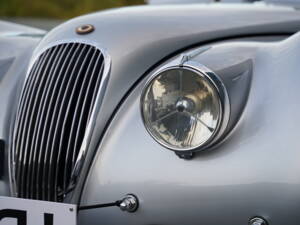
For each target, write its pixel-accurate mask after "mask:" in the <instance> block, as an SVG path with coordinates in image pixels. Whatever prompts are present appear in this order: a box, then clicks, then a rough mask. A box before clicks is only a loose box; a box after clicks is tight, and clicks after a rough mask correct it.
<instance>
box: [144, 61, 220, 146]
mask: <svg viewBox="0 0 300 225" xmlns="http://www.w3.org/2000/svg"><path fill="white" fill-rule="evenodd" d="M222 88H223V86H222ZM223 108H224V107H223V101H222V98H221V96H220V88H219V87H218V83H216V82H215V81H214V80H213V79H212V78H211V77H210V76H209V74H207V73H204V72H201V71H199V70H196V69H194V68H191V67H186V66H183V67H172V68H167V69H165V70H163V71H161V72H159V73H158V74H157V75H155V76H154V77H152V78H151V79H150V80H149V81H148V82H147V84H146V87H145V89H144V91H143V94H142V97H141V111H142V117H143V120H144V124H145V127H146V129H147V130H148V132H149V133H150V135H151V136H152V137H153V138H154V139H155V140H156V141H157V142H159V143H160V144H162V145H163V146H165V147H167V148H169V149H172V150H175V151H190V150H194V149H198V150H200V149H199V148H200V147H202V146H206V145H207V144H209V143H210V142H211V141H212V140H213V139H214V137H215V136H216V135H217V133H218V132H219V130H220V126H221V123H222V119H223Z"/></svg>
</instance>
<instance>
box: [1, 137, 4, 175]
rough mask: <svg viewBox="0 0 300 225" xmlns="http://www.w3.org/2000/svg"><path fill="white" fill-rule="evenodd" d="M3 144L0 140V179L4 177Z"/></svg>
mask: <svg viewBox="0 0 300 225" xmlns="http://www.w3.org/2000/svg"><path fill="white" fill-rule="evenodd" d="M4 157H5V142H4V141H3V140H0V179H1V178H2V177H3V175H4Z"/></svg>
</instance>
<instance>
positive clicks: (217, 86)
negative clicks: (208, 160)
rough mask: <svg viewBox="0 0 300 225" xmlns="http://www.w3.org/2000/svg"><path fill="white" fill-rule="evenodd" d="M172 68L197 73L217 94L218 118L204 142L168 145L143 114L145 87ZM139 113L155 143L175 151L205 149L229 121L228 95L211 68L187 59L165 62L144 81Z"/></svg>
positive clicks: (221, 132)
mask: <svg viewBox="0 0 300 225" xmlns="http://www.w3.org/2000/svg"><path fill="white" fill-rule="evenodd" d="M174 69H185V70H189V71H191V72H194V73H195V74H197V75H198V76H200V77H201V78H203V79H204V80H205V81H206V82H208V83H209V84H210V86H211V87H213V88H214V91H215V93H216V94H217V96H218V106H219V119H218V123H217V126H216V129H215V130H214V132H213V134H212V135H211V136H210V138H209V139H207V140H206V141H205V142H204V143H201V144H199V145H197V146H194V147H188V148H177V147H175V146H171V145H168V144H166V143H165V142H163V141H161V140H159V138H158V137H156V136H155V135H154V134H153V133H154V132H153V131H152V129H151V127H150V126H148V125H147V122H146V118H145V116H144V112H143V100H144V98H145V95H146V92H147V89H148V88H149V86H150V85H151V83H152V82H153V81H154V80H155V79H156V78H157V77H159V76H160V75H161V74H162V73H164V72H166V71H169V70H174ZM140 113H141V117H142V121H143V124H144V127H145V128H146V130H147V132H148V133H149V134H150V136H151V137H152V138H153V139H154V140H155V141H156V142H157V143H159V144H160V145H161V146H163V147H165V148H166V149H168V150H171V151H175V152H176V153H183V154H188V153H193V152H198V151H203V150H206V149H207V148H208V147H211V146H212V145H213V144H215V143H216V142H218V141H219V140H220V138H221V137H222V136H223V135H224V132H225V130H226V128H227V125H228V122H229V117H230V102H229V97H228V93H227V90H226V87H225V85H224V84H223V82H222V80H221V79H220V78H219V76H218V75H217V74H216V73H214V72H213V71H212V70H210V69H209V68H207V67H206V66H204V65H202V64H200V63H198V62H195V61H187V62H185V63H183V64H178V63H176V64H175V63H174V64H173V65H172V63H171V64H167V65H166V66H164V67H162V68H160V69H159V70H157V71H156V72H154V73H153V74H152V75H150V78H148V80H147V81H146V83H145V85H144V87H143V89H142V94H141V97H140Z"/></svg>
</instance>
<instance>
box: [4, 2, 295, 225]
mask: <svg viewBox="0 0 300 225" xmlns="http://www.w3.org/2000/svg"><path fill="white" fill-rule="evenodd" d="M83 24H93V25H94V26H95V28H96V29H95V31H94V32H93V33H90V34H88V35H78V34H76V32H75V29H76V28H77V27H78V26H81V25H83ZM0 26H1V27H3V28H6V27H9V26H10V25H7V24H0ZM12 27H13V26H12ZM298 30H300V12H299V11H296V10H294V9H292V8H288V7H275V6H259V5H253V6H251V5H232V6H229V5H226V6H225V5H219V4H218V5H213V4H212V5H192V6H189V5H181V6H145V7H132V8H123V9H116V10H108V11H104V12H101V13H95V14H90V15H86V16H82V17H79V18H76V19H73V20H70V21H68V22H66V23H64V24H62V25H60V26H58V27H57V28H55V29H53V30H52V31H50V32H49V33H48V34H47V35H46V36H45V37H44V38H42V35H43V32H42V31H39V30H35V29H30V28H24V27H22V28H19V27H18V28H17V27H14V29H8V32H6V33H5V34H3V35H2V36H1V35H0V44H1V45H2V47H1V49H3V50H4V51H1V53H2V54H3V55H2V54H1V53H0V57H3V59H4V61H5V60H6V61H5V62H6V63H8V62H7V60H8V59H10V58H16V60H15V61H14V64H9V66H6V67H5V66H2V64H1V62H2V61H1V59H2V58H0V90H1V92H0V97H1V100H0V101H1V105H3V106H4V107H3V110H1V111H0V138H1V139H3V140H5V143H6V149H5V150H6V155H5V156H6V157H8V149H9V148H10V142H9V140H10V135H11V132H12V126H13V122H14V116H15V111H16V107H17V102H18V99H19V95H20V91H21V87H22V86H23V82H24V79H25V76H26V72H27V70H28V68H29V65H30V64H31V63H32V62H33V60H34V58H35V57H36V55H37V54H38V53H39V52H40V51H41V50H42V49H45V48H47V47H49V46H52V45H53V44H54V43H58V42H65V41H67V40H76V41H82V42H85V43H90V44H94V45H97V46H101V48H103V49H105V51H106V52H107V53H108V54H109V55H110V57H111V62H112V64H111V71H110V75H109V80H108V83H107V88H106V93H105V94H104V97H103V102H102V106H101V107H100V109H98V112H97V115H96V120H95V129H94V132H93V134H92V136H91V139H90V143H89V144H90V148H92V149H97V151H90V152H88V154H87V155H86V157H85V163H84V165H83V170H82V171H81V173H80V176H79V179H78V183H77V185H76V188H75V190H74V191H73V192H72V193H70V195H69V196H68V198H67V199H66V202H71V203H76V204H79V205H92V204H99V203H105V202H111V201H115V200H117V199H119V198H121V197H123V196H124V195H126V194H128V193H133V194H135V195H137V196H138V197H139V200H140V208H139V209H138V211H137V212H136V213H132V214H129V213H125V212H121V211H120V210H118V209H117V208H107V209H91V210H86V211H83V212H79V214H78V219H79V224H80V225H81V224H82V225H85V224H91V225H93V224H99V223H100V222H101V223H103V224H120V223H122V224H140V225H141V224H145V225H146V224H147V225H150V224H164V225H167V224H174V225H176V224H206V225H215V224H228V225H235V224H247V222H248V220H249V219H250V218H251V217H253V216H256V215H259V216H263V217H265V218H267V219H268V220H269V221H270V224H272V225H273V224H275V225H279V224H287V225H293V224H298V221H299V214H298V212H297V210H296V209H297V208H298V207H299V205H300V199H299V176H298V174H297V170H298V169H299V168H298V167H299V166H298V165H300V164H299V162H298V154H297V147H298V144H297V143H298V142H297V140H298V139H299V137H298V136H299V135H297V132H296V131H297V130H296V129H297V127H298V122H297V114H298V112H299V107H300V106H299V104H297V99H298V98H299V93H298V92H299V91H298V83H299V76H297V70H299V66H298V62H297V59H299V56H298V54H299V53H298V52H300V51H299V50H300V49H299V47H298V46H300V45H299V44H300V43H299V42H300V37H299V36H297V35H296V36H294V37H292V38H290V39H287V40H285V41H281V40H282V39H285V38H288V37H289V36H290V35H292V34H293V33H296V32H297V31H298ZM9 43H13V46H12V47H10V46H9ZM8 46H9V47H8ZM203 47H209V50H207V51H205V52H203V53H202V54H199V55H197V56H195V57H194V58H193V60H194V61H197V62H199V63H201V64H203V65H205V66H206V67H208V68H209V69H211V70H213V71H214V72H215V73H216V74H218V75H219V76H220V77H221V78H222V80H223V82H224V84H225V85H226V87H227V88H228V89H229V90H230V91H229V92H230V98H231V101H230V102H231V112H232V113H231V116H230V121H229V125H228V127H227V130H226V132H225V135H224V137H223V138H222V140H221V141H220V142H218V143H216V145H214V146H212V147H211V148H210V149H208V150H207V151H205V152H202V153H199V154H197V155H196V157H195V158H194V159H192V160H182V159H179V158H178V157H177V156H176V155H175V154H174V153H172V152H170V151H167V150H166V149H164V148H163V147H162V146H160V145H159V144H157V143H156V142H155V141H154V140H153V139H152V138H151V137H150V135H149V134H148V133H147V131H146V130H145V128H144V126H143V123H142V119H141V116H140V111H139V100H140V99H139V98H140V94H141V91H142V89H143V86H144V84H145V82H146V81H147V79H148V78H149V77H150V76H151V75H152V74H153V73H155V71H157V70H159V69H161V68H162V67H163V66H166V65H167V64H168V63H170V62H172V61H173V60H178V57H180V56H181V54H182V53H190V52H191V51H193V50H198V49H200V48H203ZM5 50H6V51H5ZM8 50H9V51H8ZM4 52H5V53H4ZM6 52H9V53H14V55H12V56H11V57H8V56H9V54H7V53H6ZM1 55H2V56H1ZM30 57H32V58H31V61H30ZM4 64H5V63H4ZM5 68H9V69H5ZM1 75H2V79H1ZM7 162H8V161H7ZM5 168H6V170H5V175H4V178H3V180H0V195H5V196H9V195H10V193H9V191H8V190H9V182H8V169H7V168H8V165H5Z"/></svg>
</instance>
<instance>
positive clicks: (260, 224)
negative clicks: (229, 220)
mask: <svg viewBox="0 0 300 225" xmlns="http://www.w3.org/2000/svg"><path fill="white" fill-rule="evenodd" d="M248 225H268V222H267V221H266V220H265V219H263V218H260V217H254V218H252V219H251V220H250V221H249V223H248Z"/></svg>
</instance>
